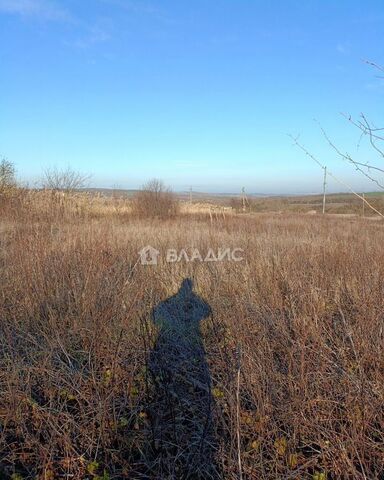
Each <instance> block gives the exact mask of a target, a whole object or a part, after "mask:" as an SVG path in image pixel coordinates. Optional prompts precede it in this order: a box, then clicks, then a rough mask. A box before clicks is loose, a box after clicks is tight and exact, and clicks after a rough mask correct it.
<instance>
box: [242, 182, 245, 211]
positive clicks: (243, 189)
mask: <svg viewBox="0 0 384 480" xmlns="http://www.w3.org/2000/svg"><path fill="white" fill-rule="evenodd" d="M241 200H242V203H243V212H245V202H246V196H245V187H243V188H242V189H241Z"/></svg>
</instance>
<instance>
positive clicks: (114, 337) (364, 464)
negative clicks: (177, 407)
mask: <svg viewBox="0 0 384 480" xmlns="http://www.w3.org/2000/svg"><path fill="white" fill-rule="evenodd" d="M41 195H42V193H40V194H35V195H33V194H30V193H24V194H21V193H20V195H19V196H18V197H17V198H16V197H14V198H13V199H8V200H7V201H6V202H5V200H3V203H2V205H1V206H0V211H1V214H2V218H3V221H2V224H1V226H0V286H1V287H0V318H1V324H0V478H1V479H3V478H4V479H10V478H11V476H12V475H13V478H14V479H18V478H20V479H34V478H39V479H46V480H48V479H49V480H52V479H56V478H74V479H78V480H82V479H86V478H88V479H94V480H97V479H99V480H100V479H103V478H104V479H107V478H111V479H123V478H133V479H138V478H159V477H158V476H156V474H155V473H154V472H153V470H152V473H150V474H149V473H148V472H149V470H148V464H147V462H148V461H149V460H148V458H149V457H148V451H149V450H148V448H149V447H148V446H149V445H150V443H151V426H152V425H151V422H152V421H153V419H152V418H151V417H150V415H149V414H148V405H149V403H150V402H151V395H152V389H151V388H152V387H151V381H150V378H149V376H148V371H147V369H146V362H147V359H148V355H149V353H150V351H151V349H152V347H153V345H154V343H155V341H156V336H157V330H156V327H155V326H154V325H153V322H152V320H151V312H152V310H153V308H154V307H155V306H156V305H157V304H158V303H159V301H161V300H163V299H166V298H168V297H169V296H171V295H173V294H174V293H176V292H177V290H178V288H179V286H180V283H181V282H182V280H183V279H184V278H194V280H195V290H196V292H197V293H198V294H199V295H200V296H201V297H202V298H204V299H205V301H206V302H208V303H209V305H210V307H211V309H212V312H213V313H212V315H211V317H210V318H209V319H208V320H205V321H204V325H203V326H202V335H203V339H204V344H205V349H206V354H207V355H206V358H207V361H208V364H209V368H210V375H211V381H212V396H213V400H214V404H213V409H214V412H213V427H214V430H215V435H216V439H217V443H218V451H217V453H216V459H215V462H216V465H217V471H220V478H225V479H238V478H239V476H240V472H239V470H240V469H241V474H242V478H244V479H323V478H325V475H327V478H328V480H329V479H369V480H374V479H382V478H383V475H384V430H383V427H384V408H383V406H384V356H383V341H384V332H383V311H384V308H383V307H384V283H383V278H384V250H383V242H384V230H383V223H382V222H369V221H364V220H363V219H358V218H356V219H346V218H343V219H337V218H329V217H326V218H321V217H309V216H300V215H288V216H281V215H276V216H273V215H270V216H267V215H263V216H260V217H257V216H255V217H250V216H247V217H242V216H241V215H239V216H235V215H232V216H227V217H220V216H219V217H216V218H213V221H211V220H210V218H209V217H205V216H203V215H200V216H199V217H196V216H193V215H189V216H188V215H184V216H183V217H179V218H176V219H173V220H167V221H160V220H152V221H149V220H145V219H138V218H133V217H131V216H130V215H129V212H128V213H127V212H125V211H123V212H120V211H118V210H116V211H109V210H108V212H105V211H99V212H98V213H97V214H96V213H95V212H94V211H93V208H94V206H92V199H88V200H85V199H80V200H79V204H80V205H82V206H83V208H82V209H80V210H78V209H77V208H74V207H73V204H72V203H71V202H69V203H68V202H64V203H63V202H60V201H58V200H52V201H51V203H49V204H47V203H46V202H42V201H41ZM55 202H56V203H55ZM92 212H93V213H92ZM147 244H151V245H153V246H154V247H156V248H157V249H158V250H160V251H161V252H163V251H165V250H166V249H167V248H176V249H181V248H186V249H188V248H191V247H198V248H199V249H200V251H201V252H205V251H206V250H207V249H208V248H210V247H211V248H213V249H217V248H219V247H239V248H243V249H244V250H245V260H244V261H243V262H239V263H236V262H221V263H216V262H211V263H199V262H193V263H186V262H180V263H173V264H169V263H165V262H160V264H159V265H158V266H157V267H150V266H147V267H145V266H142V265H141V264H140V263H138V251H139V250H140V249H141V248H142V247H143V246H145V245H147ZM239 351H240V352H241V355H239ZM239 357H240V358H239ZM238 367H240V377H239V378H240V382H239V386H238V384H237V369H238ZM186 373H187V372H186ZM237 396H238V397H239V401H237ZM238 438H239V439H240V452H239V449H238ZM175 449H176V450H175V455H177V445H176V446H175ZM239 457H240V462H239ZM172 461H174V458H173V459H172V457H169V462H172ZM203 467H204V466H203ZM203 467H202V470H201V472H200V473H199V474H197V473H196V472H195V473H193V472H192V473H191V474H190V475H189V476H188V474H187V473H185V472H184V473H183V474H177V472H176V473H175V476H174V477H171V476H170V477H169V478H211V477H209V476H205V477H204V468H203ZM152 468H153V463H152ZM207 471H208V469H207ZM322 474H323V476H322ZM17 475H19V476H17Z"/></svg>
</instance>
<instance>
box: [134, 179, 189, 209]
mask: <svg viewBox="0 0 384 480" xmlns="http://www.w3.org/2000/svg"><path fill="white" fill-rule="evenodd" d="M178 211H179V202H178V200H177V198H176V196H175V194H174V193H173V192H172V191H171V189H170V188H168V187H166V186H165V185H164V183H163V182H162V181H161V180H158V179H153V180H150V181H149V182H148V183H146V184H145V185H144V186H143V188H142V190H140V191H139V192H138V193H137V194H136V195H135V197H134V199H133V213H134V214H136V215H137V216H139V217H140V218H145V217H153V218H155V217H157V218H172V217H175V216H176V215H177V213H178Z"/></svg>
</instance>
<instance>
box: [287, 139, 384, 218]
mask: <svg viewBox="0 0 384 480" xmlns="http://www.w3.org/2000/svg"><path fill="white" fill-rule="evenodd" d="M288 136H289V137H290V138H291V139H292V140H293V142H294V145H295V146H296V147H298V148H300V150H302V151H303V152H304V153H305V155H307V157H309V158H310V159H311V160H313V161H314V162H316V163H317V165H319V166H320V167H321V168H322V169H325V165H323V164H322V163H321V162H320V161H319V160H318V159H317V158H316V157H315V156H314V155H313V154H312V153H311V152H309V150H307V148H306V147H304V145H302V144H301V143H300V142H299V140H298V137H294V136H293V135H288ZM327 174H328V175H329V176H330V177H331V178H333V179H334V180H335V181H336V182H337V183H339V184H340V185H343V186H344V187H346V188H347V189H348V190H349V191H350V192H351V193H353V195H355V196H356V197H358V198H360V200H362V201H363V202H364V203H365V204H366V205H368V207H369V208H370V209H372V210H373V211H374V212H375V213H377V214H378V215H379V216H380V217H381V218H384V215H383V214H382V213H381V212H379V211H378V210H376V208H375V207H374V206H373V205H371V204H370V203H369V202H368V200H367V199H366V198H365V197H363V196H362V195H360V194H358V193H357V192H355V190H353V188H351V187H350V186H349V185H348V184H347V183H345V182H343V181H342V180H340V179H338V178H337V177H335V175H333V173H331V172H330V171H329V170H327Z"/></svg>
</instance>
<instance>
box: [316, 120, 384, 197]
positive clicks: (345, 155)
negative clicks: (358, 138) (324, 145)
mask: <svg viewBox="0 0 384 480" xmlns="http://www.w3.org/2000/svg"><path fill="white" fill-rule="evenodd" d="M319 126H320V129H321V131H322V133H323V135H324V138H325V139H326V140H327V142H328V144H329V145H330V146H331V147H332V148H333V150H334V151H335V152H336V153H337V154H338V155H339V156H340V157H341V158H343V159H344V160H346V161H347V162H349V163H351V164H352V165H353V166H354V167H355V170H356V171H358V172H360V173H362V174H363V175H364V176H365V177H366V178H368V179H369V180H370V181H371V182H373V183H375V184H376V185H377V186H378V187H379V188H381V189H382V190H384V185H382V184H381V183H380V182H379V181H378V180H377V179H376V178H374V177H372V176H371V175H370V174H369V173H367V172H366V171H365V170H363V168H361V167H365V168H367V169H368V171H369V170H370V169H374V170H378V171H380V172H383V173H384V170H382V169H380V168H379V167H371V166H370V165H369V164H364V163H361V162H357V161H356V160H355V159H354V158H352V157H351V156H350V155H349V153H347V152H346V153H343V152H342V151H341V150H340V149H339V148H338V147H337V146H336V145H335V144H334V142H333V141H332V140H331V139H330V138H329V136H328V134H327V132H326V131H325V130H324V128H323V127H322V126H321V125H319Z"/></svg>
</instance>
